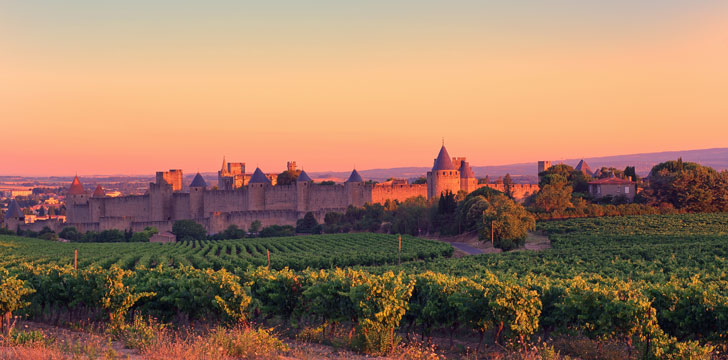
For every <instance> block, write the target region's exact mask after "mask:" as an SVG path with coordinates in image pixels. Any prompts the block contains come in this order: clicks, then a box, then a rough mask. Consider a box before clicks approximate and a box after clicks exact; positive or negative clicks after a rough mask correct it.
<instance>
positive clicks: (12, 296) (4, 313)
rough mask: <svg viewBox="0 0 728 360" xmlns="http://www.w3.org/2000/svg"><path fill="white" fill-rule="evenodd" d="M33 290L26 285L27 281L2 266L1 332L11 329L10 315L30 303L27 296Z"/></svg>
mask: <svg viewBox="0 0 728 360" xmlns="http://www.w3.org/2000/svg"><path fill="white" fill-rule="evenodd" d="M33 292H34V291H33V289H29V288H28V287H26V285H25V281H23V280H20V279H18V278H17V277H16V276H12V275H10V274H9V273H8V271H7V270H5V269H1V268H0V316H1V317H0V333H5V332H9V331H10V317H11V316H12V313H13V311H17V310H20V309H22V308H24V307H26V306H28V305H30V302H28V301H26V300H25V298H26V297H27V296H28V295H30V294H32V293H33Z"/></svg>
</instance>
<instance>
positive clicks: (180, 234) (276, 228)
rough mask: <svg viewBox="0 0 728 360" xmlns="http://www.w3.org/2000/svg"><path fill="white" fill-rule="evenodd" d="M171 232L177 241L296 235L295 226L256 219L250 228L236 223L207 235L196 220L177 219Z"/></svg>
mask: <svg viewBox="0 0 728 360" xmlns="http://www.w3.org/2000/svg"><path fill="white" fill-rule="evenodd" d="M314 220H315V219H314ZM172 233H173V234H174V235H175V236H176V237H177V241H194V240H224V239H242V238H253V237H279V236H293V235H296V228H294V227H293V226H290V225H271V226H266V227H262V225H261V223H260V221H258V220H256V221H253V223H251V224H250V229H248V231H246V230H245V229H244V228H241V227H238V226H237V225H230V226H228V227H227V229H225V230H224V231H221V232H219V233H217V234H213V235H209V236H208V235H207V230H206V229H205V227H204V226H202V225H200V224H199V223H197V222H196V221H194V220H178V221H175V222H174V224H173V225H172Z"/></svg>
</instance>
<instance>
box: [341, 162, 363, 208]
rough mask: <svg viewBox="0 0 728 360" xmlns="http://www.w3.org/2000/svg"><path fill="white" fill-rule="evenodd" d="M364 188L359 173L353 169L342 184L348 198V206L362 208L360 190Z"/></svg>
mask: <svg viewBox="0 0 728 360" xmlns="http://www.w3.org/2000/svg"><path fill="white" fill-rule="evenodd" d="M363 187H364V179H362V177H361V175H359V172H358V171H356V169H354V170H353V171H352V172H351V175H349V179H348V180H346V182H345V183H344V189H346V194H347V196H348V198H349V205H354V206H363V205H364V199H363V194H362V189H363Z"/></svg>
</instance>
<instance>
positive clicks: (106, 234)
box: [96, 229, 125, 242]
mask: <svg viewBox="0 0 728 360" xmlns="http://www.w3.org/2000/svg"><path fill="white" fill-rule="evenodd" d="M124 240H125V238H124V233H123V232H121V231H120V230H117V229H109V230H104V231H102V232H100V233H99V234H98V236H97V237H96V241H97V242H124Z"/></svg>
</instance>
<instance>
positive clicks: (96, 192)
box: [91, 185, 106, 197]
mask: <svg viewBox="0 0 728 360" xmlns="http://www.w3.org/2000/svg"><path fill="white" fill-rule="evenodd" d="M91 196H93V197H104V196H106V192H105V191H104V188H102V187H101V185H96V190H94V194H93V195H91Z"/></svg>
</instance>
